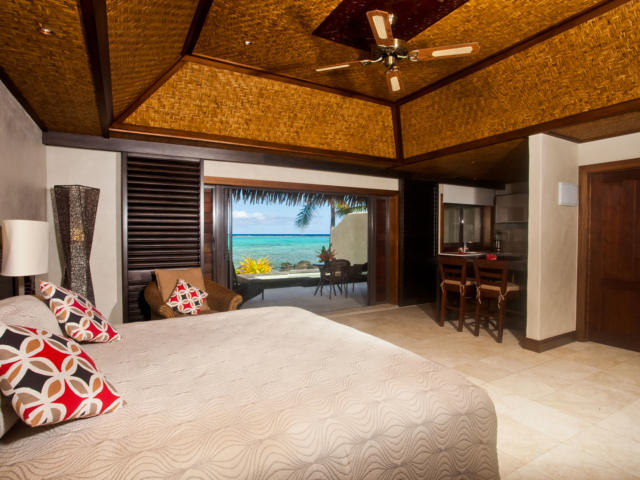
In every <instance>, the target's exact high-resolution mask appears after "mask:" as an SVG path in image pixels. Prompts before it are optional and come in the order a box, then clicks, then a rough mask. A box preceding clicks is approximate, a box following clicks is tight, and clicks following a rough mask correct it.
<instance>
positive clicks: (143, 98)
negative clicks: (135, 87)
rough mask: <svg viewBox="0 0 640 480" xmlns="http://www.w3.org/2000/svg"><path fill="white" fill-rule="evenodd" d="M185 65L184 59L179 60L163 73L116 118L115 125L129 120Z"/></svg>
mask: <svg viewBox="0 0 640 480" xmlns="http://www.w3.org/2000/svg"><path fill="white" fill-rule="evenodd" d="M184 64H185V62H184V60H183V59H182V58H179V59H178V60H176V61H175V62H174V64H173V65H171V66H170V67H169V68H167V69H166V70H165V71H164V72H162V73H161V74H160V76H159V77H158V78H156V80H155V81H154V82H153V84H151V86H150V87H149V88H148V89H147V90H145V91H144V92H143V93H142V95H140V96H139V97H138V98H136V99H135V100H134V101H133V102H132V103H131V105H129V106H128V107H127V108H125V109H124V111H123V112H122V113H121V114H120V115H118V118H116V120H115V121H114V122H113V123H114V125H115V124H119V123H122V122H124V121H125V120H126V119H127V118H129V117H130V116H131V115H132V114H133V112H135V111H136V110H137V109H138V108H139V107H140V106H141V105H142V104H143V103H144V102H146V101H147V99H148V98H149V97H150V96H151V95H153V94H154V93H156V92H157V91H158V90H159V89H160V87H162V85H164V84H165V82H166V81H167V80H169V79H170V78H171V77H172V76H173V75H174V74H175V73H176V72H177V71H178V70H180V69H181V68H182V66H183V65H184Z"/></svg>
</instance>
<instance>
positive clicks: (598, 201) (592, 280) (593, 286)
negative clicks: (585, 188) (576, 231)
mask: <svg viewBox="0 0 640 480" xmlns="http://www.w3.org/2000/svg"><path fill="white" fill-rule="evenodd" d="M590 180H591V181H590V185H591V188H590V200H589V203H590V212H591V215H590V218H589V248H588V270H587V271H588V280H587V281H588V286H587V288H588V292H587V306H586V307H587V328H588V339H589V340H590V341H592V342H598V343H604V344H607V345H612V346H616V347H621V348H627V349H631V350H635V351H640V309H638V303H639V301H640V169H634V170H622V171H615V172H605V173H598V174H594V175H591V179H590Z"/></svg>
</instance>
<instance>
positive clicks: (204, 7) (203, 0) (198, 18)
mask: <svg viewBox="0 0 640 480" xmlns="http://www.w3.org/2000/svg"><path fill="white" fill-rule="evenodd" d="M212 4H213V0H200V1H199V2H198V6H197V7H196V11H195V13H194V15H193V20H192V21H191V26H190V27H189V31H188V32H187V38H186V39H185V41H184V46H183V47H182V56H185V55H191V54H192V53H193V50H194V49H195V48H196V44H197V43H198V39H199V38H200V33H202V27H204V23H205V21H206V20H207V16H208V15H209V10H210V9H211V5H212Z"/></svg>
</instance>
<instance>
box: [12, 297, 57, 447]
mask: <svg viewBox="0 0 640 480" xmlns="http://www.w3.org/2000/svg"><path fill="white" fill-rule="evenodd" d="M0 321H2V322H4V323H6V324H8V325H22V326H25V327H31V328H43V329H45V330H49V331H50V332H52V333H54V334H56V335H62V331H61V330H60V325H58V320H56V317H55V315H54V314H53V313H51V310H49V307H48V306H47V302H46V300H45V299H44V298H42V297H39V296H38V297H36V296H33V295H20V296H18V297H10V298H7V299H5V300H0ZM0 397H1V398H0V437H2V436H3V435H4V434H5V433H7V432H8V431H9V429H10V428H11V427H12V426H13V425H15V423H16V422H17V421H18V415H16V412H14V411H13V408H12V407H11V403H10V402H9V400H8V399H7V397H5V396H4V395H0Z"/></svg>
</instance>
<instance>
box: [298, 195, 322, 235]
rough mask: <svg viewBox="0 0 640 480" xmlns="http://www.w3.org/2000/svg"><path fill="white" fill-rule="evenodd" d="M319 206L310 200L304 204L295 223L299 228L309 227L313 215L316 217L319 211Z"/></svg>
mask: <svg viewBox="0 0 640 480" xmlns="http://www.w3.org/2000/svg"><path fill="white" fill-rule="evenodd" d="M318 207H319V205H318V204H317V203H315V202H309V203H307V204H306V205H304V206H303V207H302V208H301V209H300V211H299V212H298V215H297V216H296V223H295V225H296V228H299V229H301V230H305V229H307V228H309V225H311V221H312V220H313V217H315V215H316V213H317V211H318Z"/></svg>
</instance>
